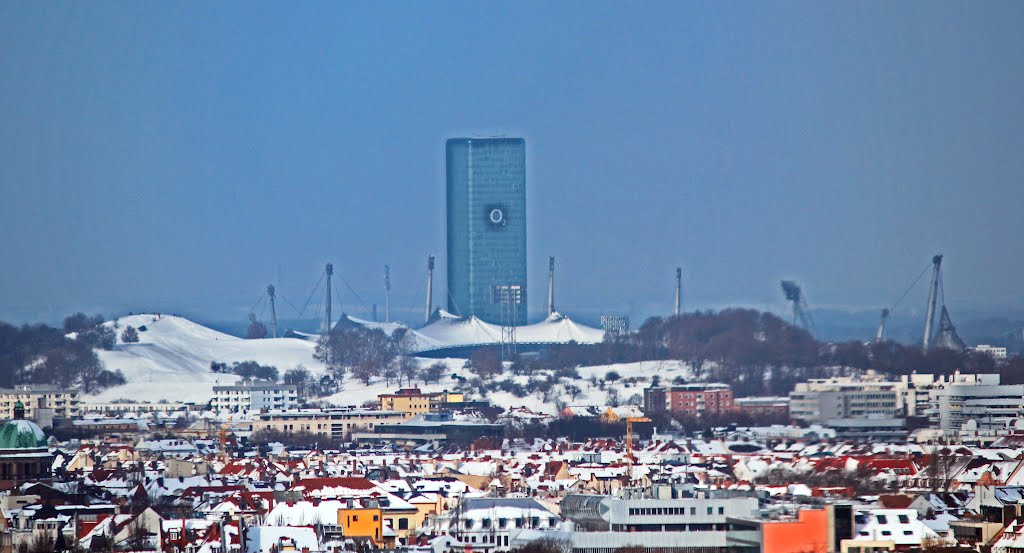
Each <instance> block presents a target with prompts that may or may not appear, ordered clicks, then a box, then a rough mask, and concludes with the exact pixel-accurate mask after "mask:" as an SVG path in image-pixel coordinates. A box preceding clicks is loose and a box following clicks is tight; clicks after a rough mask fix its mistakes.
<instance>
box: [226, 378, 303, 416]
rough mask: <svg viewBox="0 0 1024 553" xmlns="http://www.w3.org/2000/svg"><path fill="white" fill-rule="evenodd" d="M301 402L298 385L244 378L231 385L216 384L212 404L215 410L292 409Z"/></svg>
mask: <svg viewBox="0 0 1024 553" xmlns="http://www.w3.org/2000/svg"><path fill="white" fill-rule="evenodd" d="M298 402H299V392H298V387H297V386H295V385H294V384H278V383H276V382H272V381H260V380H243V381H241V382H239V383H238V384H233V385H230V386H214V387H213V400H212V401H211V402H210V406H211V407H212V408H213V409H214V410H227V411H233V412H236V413H237V412H239V411H264V410H268V409H281V410H284V409H291V408H293V407H297V406H298Z"/></svg>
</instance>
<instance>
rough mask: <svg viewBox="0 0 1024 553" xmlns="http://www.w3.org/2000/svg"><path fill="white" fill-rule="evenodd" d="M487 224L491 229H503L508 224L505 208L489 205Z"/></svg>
mask: <svg viewBox="0 0 1024 553" xmlns="http://www.w3.org/2000/svg"><path fill="white" fill-rule="evenodd" d="M486 218H487V223H488V224H489V225H490V226H491V227H495V228H497V227H503V226H505V225H507V224H508V217H507V216H506V214H505V207H504V206H500V205H489V206H487V209H486Z"/></svg>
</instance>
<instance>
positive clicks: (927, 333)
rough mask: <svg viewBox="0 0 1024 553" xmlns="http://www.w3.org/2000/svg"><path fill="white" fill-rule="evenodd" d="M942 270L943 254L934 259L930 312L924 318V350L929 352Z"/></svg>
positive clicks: (929, 299)
mask: <svg viewBox="0 0 1024 553" xmlns="http://www.w3.org/2000/svg"><path fill="white" fill-rule="evenodd" d="M941 268H942V254H941V253H940V254H937V255H935V256H934V257H932V284H931V286H929V287H928V310H927V312H926V313H925V316H924V317H925V318H924V338H923V339H922V341H921V347H922V349H925V350H927V349H928V346H930V345H931V341H932V323H933V322H934V321H935V304H936V303H937V302H938V301H939V271H940V270H941Z"/></svg>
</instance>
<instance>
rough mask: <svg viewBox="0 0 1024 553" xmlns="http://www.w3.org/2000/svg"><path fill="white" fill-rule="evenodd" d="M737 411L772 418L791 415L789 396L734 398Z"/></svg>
mask: <svg viewBox="0 0 1024 553" xmlns="http://www.w3.org/2000/svg"><path fill="white" fill-rule="evenodd" d="M733 405H734V406H735V409H736V412H738V413H743V414H746V415H750V416H751V417H753V418H755V419H757V418H769V419H772V420H778V419H785V418H786V417H788V416H789V398H788V397H773V396H764V397H739V398H736V399H735V400H733Z"/></svg>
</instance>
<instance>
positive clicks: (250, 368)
mask: <svg viewBox="0 0 1024 553" xmlns="http://www.w3.org/2000/svg"><path fill="white" fill-rule="evenodd" d="M210 371H211V372H215V373H221V374H235V375H238V376H241V377H242V378H248V379H253V380H274V381H276V380H277V377H278V372H277V367H274V366H271V365H260V364H259V363H257V362H256V361H235V362H234V363H232V364H230V365H228V364H227V363H220V362H217V361H211V362H210Z"/></svg>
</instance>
